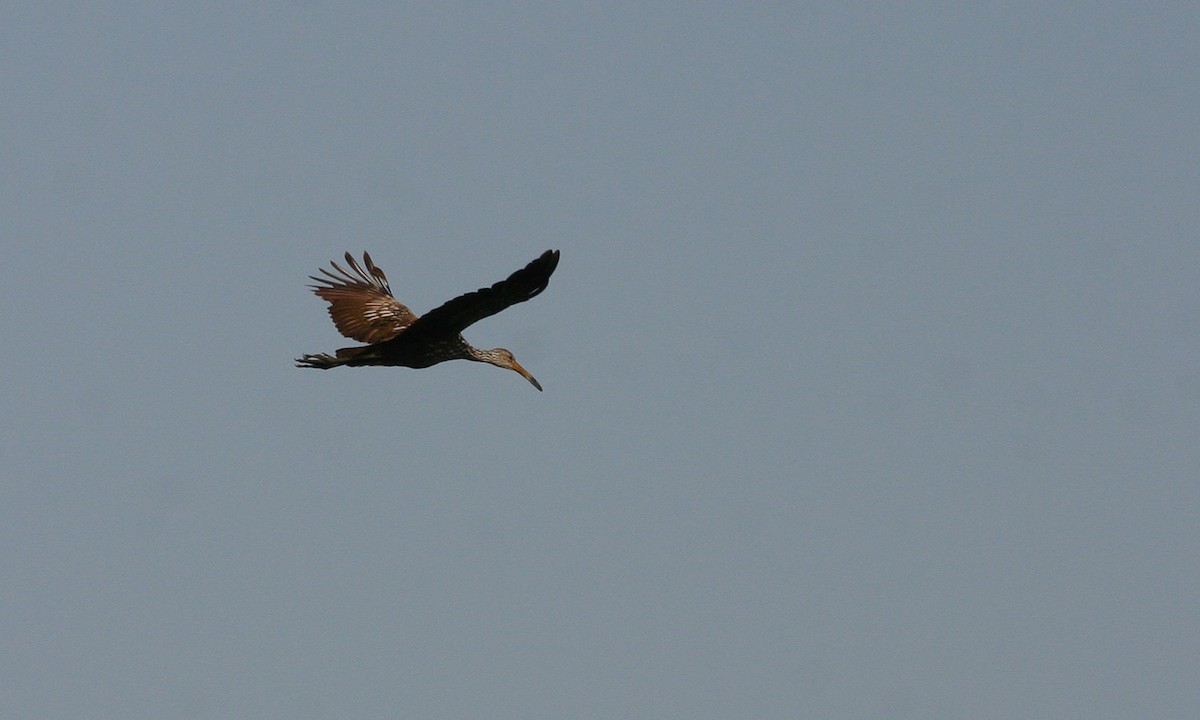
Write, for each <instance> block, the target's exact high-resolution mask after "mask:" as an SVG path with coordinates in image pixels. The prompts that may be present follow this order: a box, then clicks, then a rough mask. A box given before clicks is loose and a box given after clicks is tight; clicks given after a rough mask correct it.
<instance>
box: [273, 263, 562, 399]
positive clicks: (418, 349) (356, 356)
mask: <svg viewBox="0 0 1200 720" xmlns="http://www.w3.org/2000/svg"><path fill="white" fill-rule="evenodd" d="M345 257H346V264H347V266H348V267H349V270H346V269H344V268H342V267H341V266H340V265H338V264H337V263H336V262H332V263H330V265H332V266H333V271H329V270H326V269H324V268H322V269H321V271H320V272H321V274H322V275H324V276H325V277H317V276H315V275H314V276H311V277H312V279H313V280H315V281H316V283H317V284H315V285H311V286H309V287H311V288H312V291H313V293H315V294H316V295H318V296H320V297H321V298H322V299H324V300H326V301H328V303H329V316H330V318H332V319H333V324H334V325H336V326H337V329H338V332H340V333H341V334H342V335H345V336H346V337H348V338H350V339H351V340H358V341H359V342H364V343H368V344H367V345H360V346H357V347H348V348H341V349H340V350H338V351H337V353H336V354H335V355H328V354H326V353H320V354H316V355H304V356H302V357H300V358H297V359H296V366H297V367H308V368H321V369H327V368H332V367H337V366H339V365H350V366H364V365H389V366H402V367H410V368H426V367H429V366H430V365H436V364H437V363H440V362H445V361H447V360H474V361H476V362H486V363H490V364H492V365H495V366H497V367H502V368H508V369H509V370H513V371H515V372H517V373H520V375H521V376H522V377H524V378H525V379H526V380H528V381H529V382H531V383H533V386H534V387H535V388H537V389H538V390H541V389H542V386H541V385H540V384H538V381H537V380H535V379H534V378H533V376H532V375H530V374H529V372H528V371H526V370H525V368H523V367H521V366H520V365H519V364H518V363H517V361H516V360H515V359H514V358H513V355H512V353H510V352H509V351H508V350H505V349H504V348H496V349H494V350H480V349H478V348H474V347H471V345H470V344H468V343H467V341H466V340H465V339H464V338H463V336H462V331H463V330H465V329H466V328H467V327H469V326H470V325H472V324H473V323H475V322H478V321H480V320H482V319H484V318H485V317H489V316H491V315H495V314H496V313H498V312H500V311H501V310H503V309H505V308H507V307H509V306H510V305H515V304H517V303H520V302H525V301H526V300H529V299H530V298H532V297H534V296H536V295H537V294H538V293H540V292H541V291H543V290H545V289H546V285H547V284H548V283H549V282H550V275H551V273H553V272H554V268H556V267H558V251H557V250H547V251H546V252H544V253H542V255H541V257H539V258H538V259H536V260H534V261H533V262H531V263H529V264H528V265H526V266H525V267H523V268H521V269H520V270H518V271H516V272H515V273H513V274H512V275H509V276H508V279H506V280H501V281H500V282H498V283H496V284H495V285H492V286H491V287H487V288H481V289H479V290H476V291H475V292H471V293H467V294H465V295H459V296H458V297H456V298H454V299H453V300H451V301H449V302H447V303H445V304H443V305H442V306H441V307H438V308H434V309H433V310H430V311H429V312H428V313H426V314H424V315H422V316H421V317H417V316H416V315H415V314H413V312H412V311H411V310H409V309H408V308H406V307H405V306H403V305H401V304H400V303H399V302H397V300H396V298H395V297H393V296H392V290H391V288H390V287H388V281H387V276H385V275H384V274H383V271H382V270H380V269H379V268H378V267H376V266H375V263H373V262H372V261H371V256H370V255H369V254H367V253H363V264H362V265H359V264H358V261H356V260H355V259H354V257H353V256H351V255H350V253H346V256H345Z"/></svg>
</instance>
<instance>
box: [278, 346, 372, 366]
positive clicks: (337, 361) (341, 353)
mask: <svg viewBox="0 0 1200 720" xmlns="http://www.w3.org/2000/svg"><path fill="white" fill-rule="evenodd" d="M367 347H369V346H365V347H349V348H342V349H340V350H338V351H337V356H336V357H335V356H333V355H330V354H328V353H317V354H316V355H301V356H300V357H298V358H296V367H302V368H317V369H319V370H328V369H329V368H335V367H338V366H339V365H350V364H351V360H353V359H354V358H355V356H357V355H358V354H359V353H361V352H362V351H363V350H366V349H367Z"/></svg>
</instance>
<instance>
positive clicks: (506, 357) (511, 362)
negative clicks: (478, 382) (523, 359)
mask: <svg viewBox="0 0 1200 720" xmlns="http://www.w3.org/2000/svg"><path fill="white" fill-rule="evenodd" d="M482 355H483V360H484V362H489V363H491V364H492V365H495V366H496V367H502V368H508V369H509V370H512V371H514V372H516V373H517V374H519V375H520V376H521V377H523V378H525V379H526V380H528V381H529V382H530V383H531V384H532V385H533V386H534V387H535V388H537V389H538V391H541V389H542V384H541V383H539V382H538V381H537V380H536V379H535V378H534V377H533V376H532V375H530V374H529V371H528V370H526V369H525V368H523V367H521V364H520V363H519V362H517V359H516V358H515V357H513V354H512V353H510V352H509V351H507V350H505V349H504V348H496V349H495V350H487V351H485V352H484V353H482Z"/></svg>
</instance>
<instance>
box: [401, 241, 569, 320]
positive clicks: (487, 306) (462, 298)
mask: <svg viewBox="0 0 1200 720" xmlns="http://www.w3.org/2000/svg"><path fill="white" fill-rule="evenodd" d="M556 267H558V251H557V250H547V251H546V252H544V253H542V256H541V257H539V258H538V259H537V260H534V261H533V262H531V263H529V264H528V265H526V266H525V267H523V268H521V269H520V270H518V271H516V272H515V273H513V274H512V275H509V276H508V279H507V280H501V281H500V282H498V283H496V284H495V285H493V286H491V287H490V288H481V289H479V290H476V291H475V292H472V293H467V294H466V295H459V296H458V297H456V298H454V299H453V300H451V301H449V302H447V303H445V304H444V305H442V306H441V307H438V308H435V309H433V310H430V311H429V312H427V313H425V314H424V315H422V316H421V317H420V318H418V319H417V321H416V322H414V323H413V324H412V325H411V326H410V327H409V328H408V329H407V330H405V331H404V332H405V336H406V337H407V336H408V335H412V334H414V333H417V334H427V335H430V336H434V335H457V334H458V333H460V332H462V331H463V330H464V329H465V328H466V327H467V326H469V325H471V324H472V323H475V322H478V321H480V320H482V319H484V318H485V317H489V316H491V315H495V314H496V313H498V312H500V311H501V310H503V309H504V308H506V307H508V306H510V305H516V304H517V303H519V302H525V301H526V300H528V299H530V298H532V297H534V296H535V295H537V294H538V293H540V292H541V291H543V290H545V289H546V285H548V284H549V283H550V274H551V273H553V272H554V268H556Z"/></svg>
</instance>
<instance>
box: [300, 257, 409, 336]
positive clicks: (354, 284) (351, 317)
mask: <svg viewBox="0 0 1200 720" xmlns="http://www.w3.org/2000/svg"><path fill="white" fill-rule="evenodd" d="M363 262H364V263H365V264H366V266H367V269H366V270H365V271H364V270H363V268H362V266H361V265H359V264H358V262H357V261H356V260H355V259H354V258H353V257H352V256H351V255H350V253H346V263H347V264H348V265H349V266H350V270H353V272H349V271H346V270H344V269H342V267H341V266H340V265H338V264H337V263H336V262H331V263H329V264H330V265H332V266H333V269H334V270H335V271H336V272H330V271H328V270H326V269H325V268H321V274H322V275H325V277H323V278H320V277H316V276H315V275H310V276H309V277H311V278H312V279H313V280H316V281H317V283H318V284H316V285H310V286H309V287H311V288H312V291H313V293H315V294H316V295H319V296H320V297H321V298H322V299H324V300H326V301H328V302H329V317H331V318H333V324H334V325H336V326H337V329H338V332H340V333H341V334H343V335H345V336H346V337H348V338H350V339H351V340H358V341H359V342H365V343H378V342H383V341H384V340H391V339H392V338H394V337H396V336H397V335H399V334H400V331H401V330H403V329H404V328H406V327H408V326H409V325H411V324H412V323H413V321H414V320H416V319H417V316H416V315H413V313H412V311H411V310H409V309H408V308H406V307H404V306H403V305H401V304H400V303H398V302H396V298H394V297H392V290H391V288H389V287H388V282H387V277H386V276H385V275H384V274H383V271H382V270H380V269H379V268H377V267H375V263H373V262H371V256H370V255H369V254H368V253H363Z"/></svg>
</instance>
